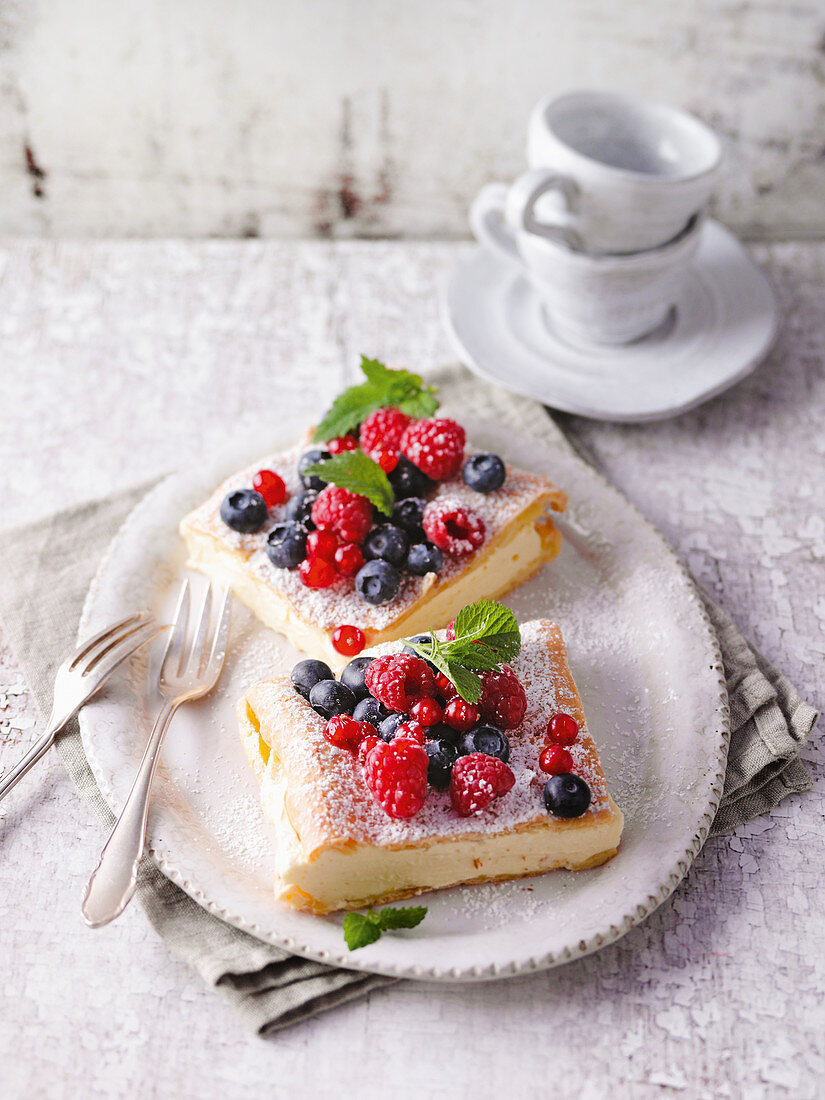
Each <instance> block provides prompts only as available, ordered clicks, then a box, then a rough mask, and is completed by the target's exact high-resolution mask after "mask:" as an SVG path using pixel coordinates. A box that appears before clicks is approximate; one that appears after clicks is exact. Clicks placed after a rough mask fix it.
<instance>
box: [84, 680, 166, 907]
mask: <svg viewBox="0 0 825 1100" xmlns="http://www.w3.org/2000/svg"><path fill="white" fill-rule="evenodd" d="M180 702H181V700H179V699H171V700H167V701H166V702H165V703H164V704H163V706H162V707H161V711H160V714H159V715H158V717H157V720H156V722H155V725H154V729H153V730H152V735H151V737H150V738H149V743H148V744H147V746H146V749H145V751H144V753H143V759H142V760H141V762H140V767H139V768H138V773H137V775H136V776H135V781H134V783H133V784H132V789H131V791H130V792H129V797H128V798H127V799H126V805H125V806H124V807H123V811H122V812H121V815H120V817H119V818H118V819H117V822H116V823H115V827H114V829H112V834H111V836H110V837H109V839H108V840H107V841H106V845H105V847H104V849H103V851H102V852H101V854H100V862H99V863H98V865H97V867H96V868H95V870H94V871H93V872H92V876H91V878H90V879H89V881H88V883H87V885H86V892H85V894H84V895H83V906H82V909H83V917H84V919H85V921H86V923H87V924H88V925H89V927H90V928H100V927H101V925H104V924H108V923H109V921H111V920H114V919H115V917H118V916H120V914H121V913H122V912H123V910H124V909H125V908H126V906H127V905H128V904H129V901H130V900H131V897H132V895H133V894H134V892H135V886H136V885H137V873H138V865H139V863H140V857H141V856H142V855H143V846H144V843H145V840H146V818H147V815H148V812H149V791H150V790H151V787H152V780H153V779H154V777H155V768H156V767H157V762H158V758H159V757H160V746H161V743H162V741H163V735H164V734H165V733H166V730H167V728H168V726H169V723H170V721H171V720H172V715H173V714H174V713H175V711H176V710H177V708H178V706H179V705H180Z"/></svg>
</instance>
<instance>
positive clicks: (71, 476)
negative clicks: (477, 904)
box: [0, 242, 825, 1100]
mask: <svg viewBox="0 0 825 1100" xmlns="http://www.w3.org/2000/svg"><path fill="white" fill-rule="evenodd" d="M464 247H465V246H463V245H450V244H434V245H424V244H421V245H417V244H403V245H402V244H385V243H382V244H365V243H354V244H337V245H333V244H328V243H303V244H297V245H283V244H274V243H263V242H247V243H242V242H212V243H200V244H187V243H166V242H164V243H144V244H124V243H119V244H113V243H105V242H104V243H100V244H93V245H90V244H82V243H77V244H72V243H63V244H54V243H50V242H41V243H30V244H15V243H9V244H7V245H6V246H5V247H0V379H1V380H2V393H3V401H2V406H0V428H1V429H2V430H0V469H2V470H3V472H4V474H5V479H4V481H5V485H6V490H5V492H4V500H3V505H4V507H3V514H2V516H0V522H2V523H3V524H11V523H14V522H19V521H23V520H25V519H29V518H34V517H35V516H37V515H41V514H45V513H48V512H50V511H52V510H54V509H56V508H59V507H61V506H64V505H67V504H70V503H72V502H76V501H80V500H83V499H88V498H90V497H92V496H95V495H99V494H102V493H105V492H106V491H108V490H110V489H114V488H116V487H118V486H125V485H127V484H130V483H135V482H137V481H139V480H141V479H143V478H145V477H148V476H150V475H151V474H153V473H158V472H161V471H162V470H165V469H168V468H170V467H173V466H175V465H177V464H179V463H181V462H188V461H191V460H192V458H193V455H196V454H197V453H198V450H199V448H203V447H209V446H210V445H211V443H212V442H216V441H219V440H220V439H221V438H222V437H223V436H224V435H226V434H227V433H230V432H235V431H237V430H238V427H239V425H240V424H241V423H242V421H243V419H244V417H247V416H252V415H255V416H256V418H257V417H258V416H259V415H260V407H261V405H263V406H264V409H265V407H266V404H267V402H271V407H272V410H273V411H272V415H273V416H275V415H279V416H280V415H283V410H284V408H285V407H287V405H288V407H289V408H291V409H295V411H296V415H300V414H301V411H302V410H304V411H305V412H306V413H307V414H309V412H311V411H312V409H313V408H316V407H317V400H316V393H318V392H321V393H322V394H323V396H324V398H326V397H327V396H328V395H329V394H331V393H332V392H333V391H334V390H335V389H336V388H337V387H338V385H339V384H340V381H341V380H342V379H343V378H345V377H346V376H347V375H348V373H349V371H350V370H351V368H352V366H353V364H354V363H355V362H356V361H357V355H358V353H359V352H361V351H368V352H370V353H371V354H375V355H379V356H383V357H386V358H388V359H390V360H395V361H398V362H404V363H408V364H410V365H412V366H416V367H422V368H429V367H431V366H434V365H435V364H438V363H442V362H445V361H448V360H449V359H450V358H451V356H450V351H449V348H448V346H447V344H446V341H445V337H444V335H443V332H442V329H441V326H440V323H439V320H438V315H437V308H436V299H435V295H434V285H435V284H436V282H437V280H438V279H440V278H441V277H443V276H444V274H445V273H446V272H447V270H448V269H449V266H450V264H451V263H452V262H453V261H454V259H455V258H456V256H457V255H459V254H460V252H461V250H462V249H463V248H464ZM756 255H757V257H758V258H759V259H760V260H761V261H763V262H764V264H765V265H766V267H767V270H768V272H769V274H770V275H771V277H772V279H773V281H774V283H775V285H776V286H777V289H778V291H779V293H780V296H781V299H782V303H783V307H784V309H785V322H784V329H783V333H782V336H781V338H780V341H779V344H778V346H777V348H776V350H775V351H774V353H773V354H772V356H771V358H770V360H769V361H768V362H767V363H766V364H765V365H764V366H763V367H762V368H761V369H760V370H759V371H757V373H756V374H755V375H753V376H752V377H751V378H750V379H748V380H747V381H745V382H744V383H742V384H741V385H740V386H738V387H737V388H736V389H735V390H733V391H732V392H730V393H728V394H726V395H723V396H721V397H719V398H717V399H716V400H714V401H713V402H711V403H709V404H708V405H706V406H703V407H702V408H700V409H698V410H696V411H694V412H691V413H688V414H686V415H684V416H682V417H680V418H678V419H677V420H674V421H670V422H666V423H662V424H655V425H647V426H644V427H633V426H611V425H605V424H597V423H592V422H587V421H584V420H580V419H577V418H573V417H566V418H564V423H565V425H566V427H567V428H568V429H569V431H570V432H571V434H572V436H573V438H574V439H575V440H576V441H577V442H578V443H579V444H580V445H581V446H582V447H584V448H585V449H588V450H589V451H590V452H591V453H592V455H593V456H594V458H595V460H596V461H597V462H598V464H599V465H600V466H601V467H602V468H603V469H604V470H606V472H607V473H608V474H609V476H610V477H612V478H613V479H614V480H615V481H616V482H617V483H618V484H619V485H621V486H622V488H623V489H624V490H625V491H626V492H627V493H628V495H629V496H630V497H631V498H632V499H633V500H634V501H635V502H636V503H637V504H638V505H639V506H640V507H641V508H642V509H643V511H644V512H645V513H646V514H647V515H649V516H650V517H651V519H652V520H654V522H656V523H657V524H658V525H659V526H660V527H661V528H662V530H663V531H664V532H665V533H666V535H667V536H668V537H669V538H670V539H671V540H672V542H673V544H674V545H675V546H676V547H677V549H678V550H679V552H680V553H681V554H682V556H683V557H684V558H685V559H686V560H687V561H688V563H689V564H690V566H691V568H692V569H693V570H694V572H695V574H696V575H697V577H698V578H699V579H700V580H701V581H702V582H703V583H704V584H705V585H706V586H708V587H709V588H710V589H711V590H712V591H713V592H714V593H715V594H716V595H717V596H718V598H719V599H720V600H721V601H722V602H723V603H724V605H725V606H726V607H727V608H728V609H729V610H730V611H731V613H732V614H733V615H734V616H735V617H736V618H737V619H738V621H739V622H740V623H741V625H742V626H743V627H744V628H745V629H746V630H747V631H748V632H749V633H750V634H751V635H752V636H753V637H755V638H756V640H757V641H758V643H759V644H760V646H761V647H762V648H763V649H764V651H765V652H766V654H767V655H768V656H769V657H770V658H771V659H772V660H774V661H775V662H776V663H777V664H779V665H780V666H781V667H782V668H783V669H784V670H785V671H786V672H787V673H788V675H790V676H791V677H792V679H793V680H794V681H795V682H796V683H798V684H800V685H802V686H803V687H804V688H805V689H806V693H807V695H808V698H809V699H810V700H811V701H812V702H817V701H820V702H821V701H822V700H823V698H825V671H824V670H825V660H823V658H824V657H825V643H823V637H825V634H823V624H825V598H824V597H823V591H824V589H823V580H822V578H823V575H824V571H823V561H824V560H825V525H823V515H825V477H823V458H825V428H824V427H823V425H825V371H823V366H822V364H823V362H824V361H825V326H824V325H823V314H822V304H821V287H822V284H823V280H825V245H813V244H808V245H776V246H760V247H759V248H758V249H757V250H756ZM36 721H37V716H36V715H35V713H34V710H33V707H32V705H31V704H30V703H29V701H28V699H27V696H26V693H25V684H24V683H23V682H22V680H21V677H20V674H19V672H18V669H17V665H16V662H15V658H14V655H13V654H12V653H11V652H10V651H9V649H8V646H7V645H6V644H5V643H3V642H2V639H0V765H5V764H7V763H8V762H10V761H12V760H15V759H16V758H17V757H18V755H19V754H20V752H21V751H22V750H23V749H24V748H25V747H26V745H27V744H29V743H30V742H31V741H32V740H33V739H34V736H35V728H36ZM806 756H807V757H808V758H809V759H810V760H811V761H812V762H813V765H814V768H815V770H816V772H817V775H818V786H817V789H816V790H815V791H814V792H813V793H811V794H810V795H807V796H805V797H804V798H800V799H796V800H791V801H789V802H786V803H785V804H783V805H782V806H781V807H780V808H779V809H778V810H777V811H776V812H775V813H774V814H772V815H771V816H770V817H768V818H765V819H761V820H758V821H756V822H754V823H752V824H751V825H749V826H747V827H745V828H743V829H740V830H739V832H738V833H737V834H736V835H734V836H730V837H722V838H718V839H715V840H712V841H710V842H709V843H708V844H707V845H706V847H705V849H704V851H703V852H702V854H701V855H700V857H699V859H698V860H697V862H696V864H695V866H694V868H693V869H692V871H691V873H690V875H689V877H688V879H687V880H686V882H685V883H684V884H683V885H682V886H681V887H680V888H679V889H678V890H677V892H676V894H675V895H674V897H673V899H672V900H671V901H670V902H669V903H667V904H665V905H664V906H662V907H661V909H659V910H658V911H657V912H656V913H655V914H654V915H653V916H652V918H651V919H650V920H648V921H647V922H646V923H645V924H644V925H643V926H641V927H639V928H637V929H635V930H634V931H633V932H631V933H630V934H629V935H628V936H627V937H625V938H624V939H623V940H621V941H620V942H619V943H617V944H615V945H613V946H611V947H610V948H608V949H606V950H604V951H602V952H601V953H599V954H598V955H596V956H592V957H590V958H587V959H584V960H582V961H581V962H578V963H575V964H573V965H570V966H568V967H565V968H563V969H561V970H557V971H554V972H550V973H546V974H540V975H536V976H534V977H530V978H523V979H518V980H515V981H511V982H505V983H500V984H496V985H490V986H485V987H478V986H476V987H464V988H462V987H448V988H425V987H422V986H416V985H414V984H404V985H400V986H398V987H395V988H393V989H392V990H389V991H386V992H382V993H381V994H376V995H373V996H372V997H370V998H369V999H368V1000H366V1001H362V1002H358V1003H355V1004H352V1005H349V1006H346V1007H344V1008H342V1009H340V1010H338V1011H336V1012H334V1013H332V1014H329V1015H327V1016H325V1017H323V1018H321V1019H318V1020H315V1021H312V1022H310V1023H308V1024H305V1025H301V1026H298V1027H296V1028H294V1029H291V1030H289V1031H286V1032H284V1033H282V1034H281V1035H279V1036H278V1038H277V1039H276V1040H274V1041H272V1042H268V1043H267V1042H262V1041H259V1040H255V1039H253V1038H251V1037H249V1036H248V1035H246V1034H245V1033H244V1032H243V1031H242V1029H241V1027H240V1025H239V1023H238V1021H237V1020H236V1019H235V1017H234V1016H233V1014H232V1012H231V1010H230V1009H229V1008H228V1007H227V1006H226V1005H224V1003H223V1002H222V1001H221V999H220V998H219V996H217V995H216V994H214V993H212V992H210V991H207V990H205V989H204V988H203V986H202V984H201V982H200V980H199V979H198V978H196V977H195V976H194V975H192V974H191V973H189V972H188V971H187V970H186V969H185V968H184V967H183V966H182V965H181V964H180V963H178V962H177V961H176V960H175V959H174V958H173V957H171V956H170V955H169V954H168V953H167V951H166V949H165V948H164V946H163V944H162V943H161V942H160V941H159V940H158V939H157V938H156V937H155V935H154V933H153V932H152V931H151V930H150V928H149V926H148V924H147V923H146V921H145V920H144V918H143V916H142V914H141V913H140V912H139V911H138V910H137V908H132V909H130V910H128V911H127V912H126V914H124V916H123V918H122V919H120V920H119V921H117V922H116V923H115V924H113V925H111V926H110V927H108V928H105V929H102V930H100V931H98V932H94V933H93V932H90V931H89V930H87V929H86V928H85V927H84V926H83V924H82V921H81V917H80V910H79V902H80V896H81V892H82V888H83V886H84V884H85V882H86V879H87V877H88V874H89V871H90V869H91V867H92V866H93V865H94V862H95V860H96V858H97V854H98V852H99V848H100V844H101V839H102V838H101V835H100V832H99V828H98V826H97V824H96V822H94V821H93V820H92V816H91V813H90V811H88V810H87V809H86V808H85V806H84V805H83V804H82V803H81V802H80V801H79V800H78V798H77V797H76V796H75V795H74V793H73V791H72V789H71V787H70V785H69V781H68V779H67V777H66V776H65V774H64V773H63V771H62V768H61V766H60V764H59V762H58V761H57V759H56V758H55V757H54V756H51V755H50V756H49V757H48V758H47V759H46V761H45V762H44V763H43V764H42V765H41V767H40V770H39V773H38V774H37V775H36V776H35V775H33V776H31V777H30V778H29V779H28V780H27V781H25V782H24V783H23V784H21V785H20V787H18V788H17V789H16V790H15V791H14V792H13V793H12V795H10V796H9V798H8V800H7V801H6V802H5V803H4V806H3V815H2V818H1V819H0V962H1V963H2V968H3V991H4V1000H3V1004H4V1007H3V1026H2V1027H0V1062H1V1063H2V1066H3V1074H2V1087H0V1092H2V1094H3V1096H4V1098H5V1097H11V1098H16V1097H21V1098H22V1097H31V1096H50V1097H51V1096H56V1097H63V1096H65V1097H74V1096H84V1097H90V1098H97V1097H100V1098H101V1100H103V1098H106V1100H109V1098H111V1097H116V1096H136V1095H146V1096H155V1095H157V1096H169V1095H181V1096H206V1097H211V1096H226V1097H235V1096H238V1097H240V1096H250V1095H264V1096H268V1095H273V1094H276V1095H281V1094H282V1093H284V1094H285V1093H287V1092H288V1093H289V1095H290V1096H293V1097H296V1098H297V1100H303V1098H306V1100H315V1098H317V1097H332V1096H358V1097H372V1096H375V1097H379V1096H387V1095H393V1096H399V1097H413V1096H417V1097H421V1096H441V1095H450V1096H462V1097H463V1096H467V1097H470V1096H484V1097H488V1096H498V1095H500V1096H534V1095H535V1096H538V1095H546V1094H547V1092H548V1090H551V1091H554V1090H556V1087H557V1086H556V1083H557V1082H559V1081H563V1082H564V1084H563V1087H562V1086H558V1087H559V1088H561V1091H562V1092H563V1094H564V1095H569V1096H576V1097H584V1098H586V1100H601V1098H603V1097H604V1096H606V1095H609V1096H611V1097H615V1098H616V1100H639V1098H642V1100H646V1098H648V1097H650V1098H653V1097H660V1096H679V1097H686V1098H694V1097H696V1098H700V1097H707V1098H709V1100H710V1098H712V1100H716V1098H717V1097H730V1098H732V1100H739V1098H744V1100H761V1098H763V1097H771V1098H773V1097H788V1098H791V1100H813V1098H814V1097H819V1096H821V1094H822V1084H821V1083H822V1079H823V1072H824V1071H825V1062H824V1061H823V1057H824V1056H825V1051H823V1042H822V1035H823V1024H825V1013H823V1008H822V989H823V982H825V933H823V927H825V920H823V918H825V900H824V899H825V891H823V876H824V875H825V872H823V869H822V860H821V857H820V852H821V849H822V841H823V834H825V827H824V826H823V820H824V819H823V808H825V807H823V788H822V778H821V777H822V751H821V748H820V746H819V744H814V745H812V746H811V747H810V749H809V750H808V751H807V752H806ZM399 1037H400V1038H399Z"/></svg>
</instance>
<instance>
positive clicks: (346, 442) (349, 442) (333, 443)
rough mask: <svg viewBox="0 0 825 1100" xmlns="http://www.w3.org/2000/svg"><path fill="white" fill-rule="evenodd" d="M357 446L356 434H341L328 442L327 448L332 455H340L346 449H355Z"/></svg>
mask: <svg viewBox="0 0 825 1100" xmlns="http://www.w3.org/2000/svg"><path fill="white" fill-rule="evenodd" d="M357 446H358V440H357V439H356V438H355V436H354V435H339V436H338V437H337V439H331V440H330V441H329V443H327V450H328V451H329V453H330V454H331V455H339V454H342V453H343V452H344V451H354V450H355V449H356V448H357Z"/></svg>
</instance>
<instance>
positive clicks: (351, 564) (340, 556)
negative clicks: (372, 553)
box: [335, 542, 364, 577]
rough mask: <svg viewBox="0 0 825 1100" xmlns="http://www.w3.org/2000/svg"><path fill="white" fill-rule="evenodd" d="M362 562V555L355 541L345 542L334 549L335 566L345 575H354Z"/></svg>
mask: <svg viewBox="0 0 825 1100" xmlns="http://www.w3.org/2000/svg"><path fill="white" fill-rule="evenodd" d="M363 564H364V555H363V554H362V553H361V547H360V546H358V544H357V543H355V542H346V543H344V545H343V546H339V547H338V549H337V550H336V551H335V566H336V568H337V570H338V572H339V573H343V575H344V576H345V577H354V576H355V574H356V573H357V572H358V570H359V569H360V568H361V566H362V565H363Z"/></svg>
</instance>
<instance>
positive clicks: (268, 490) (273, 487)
mask: <svg viewBox="0 0 825 1100" xmlns="http://www.w3.org/2000/svg"><path fill="white" fill-rule="evenodd" d="M252 488H253V489H255V490H256V491H257V492H259V493H260V494H261V496H262V497H263V498H264V500H265V501H266V506H267V508H274V507H275V506H276V505H278V504H283V503H284V501H285V500H286V498H287V496H288V495H289V494H288V493H287V491H286V485H284V479H283V478H282V477H279V476H278V474H276V473H275V471H274V470H258V472H257V474H255V476H254V477H253V478H252Z"/></svg>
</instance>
